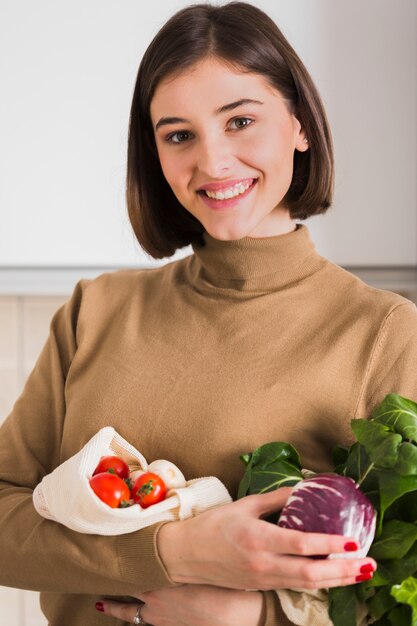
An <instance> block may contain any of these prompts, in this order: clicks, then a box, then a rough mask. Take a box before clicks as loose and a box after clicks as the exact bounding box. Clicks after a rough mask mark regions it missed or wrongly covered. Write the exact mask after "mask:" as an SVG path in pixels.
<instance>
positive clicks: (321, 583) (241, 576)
mask: <svg viewBox="0 0 417 626" xmlns="http://www.w3.org/2000/svg"><path fill="white" fill-rule="evenodd" d="M290 492H291V489H290V488H289V487H287V488H282V489H279V490H277V491H272V492H269V493H265V494H261V495H253V496H247V497H245V498H242V499H241V500H238V501H237V502H232V503H231V504H226V505H225V506H222V507H218V508H215V509H211V510H209V511H206V512H205V513H202V514H200V515H197V516H196V517H194V518H190V519H187V520H185V521H180V522H169V523H167V524H165V525H163V526H162V527H161V528H160V530H159V533H158V535H157V541H158V551H159V554H160V557H161V559H162V561H163V562H164V564H165V567H166V568H167V571H168V574H169V575H170V577H171V579H172V580H173V581H174V582H177V583H191V584H208V585H216V586H219V587H228V588H232V589H253V590H259V589H280V588H287V589H288V588H293V589H321V588H323V587H337V586H341V585H350V584H353V583H355V582H358V579H357V577H358V576H368V578H370V577H371V574H370V572H371V571H372V569H376V563H375V561H374V560H373V559H371V558H369V557H367V558H364V559H311V558H306V557H307V556H312V555H328V554H330V553H335V552H341V553H343V552H346V551H349V549H350V550H352V543H355V539H353V538H351V537H342V536H338V535H326V534H320V533H304V532H300V531H295V530H288V529H285V528H280V527H279V526H277V525H275V524H271V523H270V522H266V521H264V520H262V519H260V517H262V516H265V515H267V514H269V513H272V512H274V511H277V510H280V509H282V507H283V506H284V504H285V502H286V500H287V498H288V496H289V494H290ZM347 544H348V545H347ZM349 544H350V545H349ZM345 546H346V547H345ZM353 549H355V548H354V546H353ZM361 568H364V569H361ZM364 579H365V578H362V580H364Z"/></svg>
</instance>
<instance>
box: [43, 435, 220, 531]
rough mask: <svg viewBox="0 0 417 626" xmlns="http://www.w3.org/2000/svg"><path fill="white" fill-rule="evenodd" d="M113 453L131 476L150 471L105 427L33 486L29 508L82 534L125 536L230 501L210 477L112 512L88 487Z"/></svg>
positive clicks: (142, 457) (122, 441)
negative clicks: (148, 503)
mask: <svg viewBox="0 0 417 626" xmlns="http://www.w3.org/2000/svg"><path fill="white" fill-rule="evenodd" d="M111 454H114V455H117V456H120V457H121V458H122V459H123V460H124V461H125V462H126V463H127V464H128V466H129V468H130V471H133V470H136V469H142V470H144V471H146V470H147V468H148V463H147V461H146V459H145V457H144V456H143V455H142V454H141V453H140V452H139V451H138V450H136V448H134V447H133V446H132V445H131V444H130V443H128V442H127V441H126V440H125V439H123V437H121V436H120V435H119V434H118V433H117V432H116V431H115V429H114V428H112V427H111V426H106V427H105V428H102V429H101V430H99V431H98V433H96V434H95V435H94V436H93V437H92V438H91V439H90V440H89V441H88V442H87V443H86V444H85V446H84V447H83V448H82V449H81V450H80V451H79V452H78V453H77V454H75V455H74V456H72V457H70V458H69V459H67V460H66V461H65V462H64V463H62V464H61V465H59V466H58V467H57V468H56V469H55V470H54V471H53V472H51V473H50V474H48V475H47V476H45V477H44V478H43V480H42V481H41V482H40V483H39V484H38V485H37V487H36V488H35V490H34V492H33V504H34V507H35V509H36V511H37V512H38V513H39V515H41V516H42V517H45V518H47V519H50V520H53V521H55V522H59V523H60V524H63V525H64V526H67V527H68V528H71V529H72V530H76V531H78V532H81V533H86V534H94V535H123V534H126V533H131V532H133V531H135V530H139V529H140V528H145V527H146V526H151V525H152V524H156V523H157V522H162V521H174V520H183V519H186V518H189V517H193V516H195V515H198V514H199V513H202V512H203V511H207V510H208V509H211V508H213V507H216V506H219V505H222V504H227V503H229V502H231V501H232V498H231V497H230V495H229V493H228V491H227V489H226V487H225V486H224V485H223V483H222V482H220V480H219V479H218V478H215V477H212V476H210V477H205V478H195V479H193V480H189V481H187V483H186V487H184V488H182V489H172V490H170V491H169V492H168V494H167V497H166V498H165V500H162V502H158V503H157V504H154V505H152V506H150V507H148V508H147V509H142V508H141V507H140V505H139V504H133V505H132V506H130V507H127V508H117V509H112V508H110V507H109V506H108V505H107V504H105V503H104V502H102V501H101V500H100V499H99V498H98V497H97V496H96V494H95V493H94V492H93V490H92V489H91V487H90V485H89V480H90V478H91V476H92V474H93V472H94V470H95V468H96V466H97V465H98V462H99V461H100V458H101V457H102V456H106V455H111Z"/></svg>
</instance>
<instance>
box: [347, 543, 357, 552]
mask: <svg viewBox="0 0 417 626" xmlns="http://www.w3.org/2000/svg"><path fill="white" fill-rule="evenodd" d="M358 548H359V546H358V544H357V543H356V542H355V541H348V542H347V543H345V552H355V551H356V550H357V549H358Z"/></svg>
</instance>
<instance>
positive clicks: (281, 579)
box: [258, 554, 376, 589]
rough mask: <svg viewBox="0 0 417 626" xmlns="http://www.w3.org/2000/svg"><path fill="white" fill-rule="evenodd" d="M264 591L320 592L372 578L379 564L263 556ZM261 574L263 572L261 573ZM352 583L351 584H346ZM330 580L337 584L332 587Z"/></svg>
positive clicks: (357, 560)
mask: <svg viewBox="0 0 417 626" xmlns="http://www.w3.org/2000/svg"><path fill="white" fill-rule="evenodd" d="M259 561H260V562H262V565H258V570H260V569H262V572H261V577H262V581H263V583H262V584H263V586H262V589H279V588H293V589H297V588H303V589H320V588H323V587H329V586H332V587H337V586H342V585H344V584H353V583H355V582H358V581H357V580H356V579H357V577H358V576H359V577H363V576H365V577H367V576H368V577H369V578H370V577H372V573H373V572H374V571H375V569H376V562H375V561H374V560H373V559H371V558H369V557H366V558H364V559H311V558H305V557H296V556H285V555H284V556H283V555H279V556H275V557H274V556H271V555H269V554H264V555H260V559H259ZM258 573H259V572H258ZM346 580H349V583H346V582H345V581H346ZM329 581H333V582H332V584H331V585H330V584H329Z"/></svg>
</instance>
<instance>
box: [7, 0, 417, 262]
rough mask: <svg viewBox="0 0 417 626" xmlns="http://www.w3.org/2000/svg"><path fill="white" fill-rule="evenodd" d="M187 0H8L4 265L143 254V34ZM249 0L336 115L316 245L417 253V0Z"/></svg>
mask: <svg viewBox="0 0 417 626" xmlns="http://www.w3.org/2000/svg"><path fill="white" fill-rule="evenodd" d="M192 3H193V2H192V1H189V2H187V1H179V0H177V1H174V0H163V1H160V2H153V3H147V2H141V1H140V0H123V2H118V1H117V0H88V1H85V0H72V1H71V2H68V1H67V0H37V1H36V2H32V1H31V0H0V90H1V97H0V267H2V266H3V267H5V266H6V267H7V266H17V267H24V266H48V267H50V266H106V267H110V266H120V265H126V266H127V265H146V264H149V260H148V259H147V258H146V256H145V255H144V253H143V252H142V251H141V250H140V249H139V247H138V245H137V244H135V241H134V238H133V235H132V233H131V230H130V227H129V225H128V222H127V218H126V215H125V212H126V210H125V202H124V178H125V161H126V158H125V153H126V143H127V125H128V116H129V109H130V101H131V97H132V93H133V87H134V81H135V76H136V72H137V68H138V65H139V62H140V59H141V56H142V54H143V52H144V50H145V48H146V46H147V44H148V43H149V41H150V40H151V38H152V37H153V35H154V34H155V33H156V32H157V30H158V29H159V28H160V26H161V25H162V24H163V22H164V21H165V19H166V18H167V17H168V16H169V15H171V14H172V13H173V12H174V11H175V10H177V9H178V8H181V7H183V6H185V5H187V4H192ZM221 3H224V2H221ZM253 4H256V5H257V6H259V7H260V8H262V9H264V10H265V11H266V12H267V13H269V14H270V15H271V17H273V18H274V19H275V20H276V21H277V23H278V24H279V26H280V27H281V29H282V30H283V32H284V34H285V35H286V36H287V37H288V39H289V40H290V42H291V43H292V44H293V45H294V47H295V49H296V50H297V52H298V53H299V54H300V56H301V58H302V59H303V61H304V63H305V64H306V66H307V68H308V69H309V70H310V72H311V74H312V76H313V79H314V80H315V81H316V83H317V85H318V87H319V90H320V92H321V94H322V97H323V100H324V103H325V105H326V108H327V111H328V116H329V119H330V122H331V126H332V128H333V134H334V142H335V152H336V168H337V169H336V174H337V179H336V181H337V182H336V196H335V203H334V208H333V209H332V210H331V211H330V212H329V213H328V215H326V216H325V217H318V218H313V219H312V220H309V221H308V224H309V225H310V227H311V230H312V232H313V237H314V239H315V241H316V243H317V246H318V248H319V251H320V252H321V253H322V254H325V255H326V256H328V257H330V258H331V259H332V260H334V261H335V262H337V263H340V264H344V265H402V264H415V263H417V209H416V207H417V190H416V170H417V167H416V166H417V157H416V154H417V130H416V110H417V72H416V58H417V38H416V22H417V3H416V2H415V0H401V1H400V2H393V1H392V0H367V1H366V2H363V1H362V0H351V1H350V2H349V3H346V2H345V1H344V0H263V1H261V0H259V1H256V0H255V1H254V2H253ZM189 252H190V250H189V249H185V250H183V251H182V252H181V253H179V254H178V255H177V256H184V254H187V253H189Z"/></svg>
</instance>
